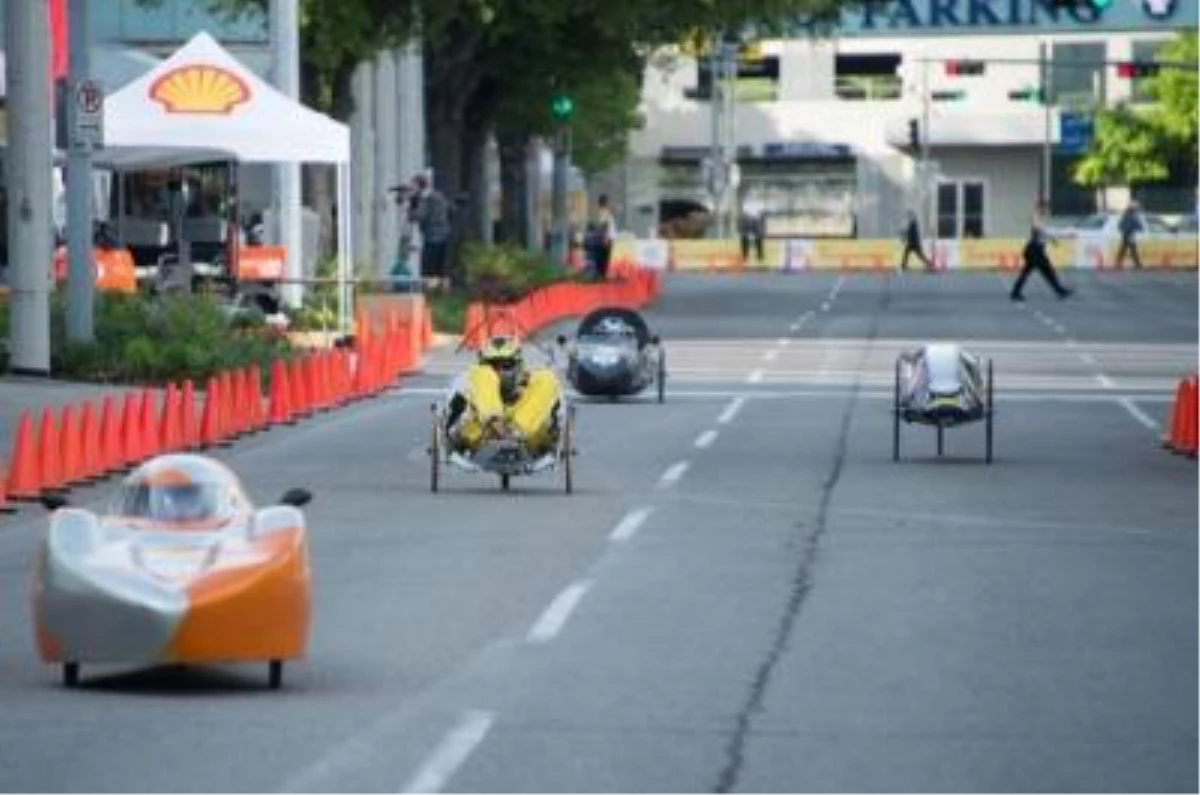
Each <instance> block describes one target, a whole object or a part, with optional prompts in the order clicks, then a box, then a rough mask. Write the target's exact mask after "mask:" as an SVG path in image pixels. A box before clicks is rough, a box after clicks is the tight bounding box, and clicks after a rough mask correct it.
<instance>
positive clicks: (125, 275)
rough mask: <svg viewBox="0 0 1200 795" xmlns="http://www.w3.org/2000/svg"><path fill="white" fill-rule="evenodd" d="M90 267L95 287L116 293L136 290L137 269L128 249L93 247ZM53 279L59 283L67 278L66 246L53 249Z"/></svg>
mask: <svg viewBox="0 0 1200 795" xmlns="http://www.w3.org/2000/svg"><path fill="white" fill-rule="evenodd" d="M92 267H93V268H94V270H95V274H96V288H97V289H99V290H104V291H107V292H117V293H136V292H137V269H136V268H135V266H134V262H133V255H132V254H130V253H129V249H126V248H93V249H92ZM54 279H55V281H57V282H59V283H61V282H65V281H66V280H67V248H66V246H59V247H58V248H57V249H55V250H54Z"/></svg>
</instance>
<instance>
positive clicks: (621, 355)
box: [558, 306, 667, 403]
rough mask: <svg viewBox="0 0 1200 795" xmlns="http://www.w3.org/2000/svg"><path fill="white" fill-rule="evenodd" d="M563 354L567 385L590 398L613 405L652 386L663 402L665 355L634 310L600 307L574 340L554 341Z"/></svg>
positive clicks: (660, 342) (584, 319) (580, 324)
mask: <svg viewBox="0 0 1200 795" xmlns="http://www.w3.org/2000/svg"><path fill="white" fill-rule="evenodd" d="M558 343H559V346H560V347H562V348H564V349H565V350H566V352H567V380H568V381H569V382H570V383H571V386H572V387H574V388H575V391H576V392H578V393H579V394H581V395H586V396H588V397H604V398H609V399H611V400H617V399H619V398H622V397H631V396H633V395H638V394H641V393H642V392H644V391H645V390H646V389H648V388H650V387H651V386H654V387H655V388H656V390H657V393H658V402H659V403H662V402H664V401H665V400H666V396H667V392H666V388H667V355H666V351H665V350H664V349H663V346H662V341H661V340H660V339H659V338H658V335H656V334H651V333H650V328H649V326H647V325H646V321H645V319H644V318H643V317H642V316H641V315H639V314H638V313H637V312H635V311H633V310H632V309H625V308H623V307H614V306H608V307H601V308H599V309H596V310H594V311H592V312H591V313H589V314H588V315H587V316H586V317H584V318H583V320H581V321H580V323H579V328H578V329H576V332H575V338H574V339H571V340H569V339H568V338H567V337H565V336H560V337H559V338H558Z"/></svg>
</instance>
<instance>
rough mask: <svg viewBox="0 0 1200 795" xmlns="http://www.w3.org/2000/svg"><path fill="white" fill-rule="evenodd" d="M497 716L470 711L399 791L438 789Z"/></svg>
mask: <svg viewBox="0 0 1200 795" xmlns="http://www.w3.org/2000/svg"><path fill="white" fill-rule="evenodd" d="M495 718H496V716H495V715H494V714H493V713H491V712H481V711H473V712H468V713H467V714H466V716H465V717H464V718H463V719H462V720H461V721H459V723H458V725H457V726H455V727H454V728H453V729H451V730H450V733H449V734H447V735H446V736H445V738H443V739H442V741H441V743H439V744H438V747H437V748H435V749H434V751H433V754H432V755H431V756H430V757H429V759H427V760H426V761H425V764H423V765H421V767H420V768H419V769H418V770H417V772H416V773H415V774H414V775H413V777H412V778H411V779H409V782H408V783H407V784H405V785H404V789H402V790H400V791H401V792H439V791H441V789H442V787H444V786H446V782H447V781H449V780H450V777H451V776H453V775H454V771H456V770H458V768H459V767H461V766H462V763H463V762H465V761H467V757H469V756H470V755H471V752H472V751H474V750H475V746H477V745H479V744H480V743H481V742H483V738H484V737H485V736H486V735H487V733H488V729H490V728H491V727H492V722H493V721H494V720H495Z"/></svg>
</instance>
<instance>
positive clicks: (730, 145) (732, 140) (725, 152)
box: [721, 41, 738, 239]
mask: <svg viewBox="0 0 1200 795" xmlns="http://www.w3.org/2000/svg"><path fill="white" fill-rule="evenodd" d="M737 56H738V50H737V45H736V44H734V43H733V42H731V41H722V42H721V67H722V70H723V71H722V78H723V84H724V87H723V90H722V92H721V121H722V129H721V150H722V151H721V154H722V161H721V173H722V175H723V176H724V180H723V181H722V183H721V188H722V195H721V207H722V210H723V213H722V219H723V228H722V234H721V238H722V239H725V238H727V237H730V236H732V235H733V234H734V230H735V229H736V226H735V224H734V222H733V221H734V219H733V215H734V210H735V209H736V207H735V205H736V199H737V183H738V179H737V176H738V171H737V131H736V129H735V126H734V122H735V119H736V112H737Z"/></svg>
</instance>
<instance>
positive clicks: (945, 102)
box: [618, 0, 1197, 238]
mask: <svg viewBox="0 0 1200 795" xmlns="http://www.w3.org/2000/svg"><path fill="white" fill-rule="evenodd" d="M1081 1H1082V2H1087V0H1081ZM1109 1H1110V2H1111V5H1109V6H1106V7H1104V8H1102V9H1101V8H1097V7H1091V8H1084V9H1079V10H1066V9H1061V8H1058V7H1057V5H1056V3H1055V2H1054V0H889V2H887V3H877V4H876V5H875V6H871V5H868V7H867V9H866V10H865V11H859V12H856V13H855V14H853V15H847V17H845V19H844V24H843V25H842V26H841V28H840V30H839V31H836V32H834V33H833V34H832V35H830V36H828V37H823V38H814V37H808V36H806V37H804V38H792V39H786V40H767V41H761V42H757V43H756V44H755V47H756V48H757V52H754V53H752V58H753V60H750V61H744V63H749V64H751V68H752V69H754V70H756V72H757V75H758V78H757V79H754V80H743V81H741V85H740V86H739V89H738V93H739V94H740V96H739V99H738V100H737V101H736V102H734V103H732V107H731V108H730V110H729V113H728V118H726V119H723V120H721V121H722V122H723V123H724V127H723V129H724V135H723V136H721V133H720V132H718V129H719V127H720V125H719V124H718V123H717V120H716V119H714V113H713V111H712V104H711V102H709V101H705V100H703V99H699V100H698V99H694V98H691V97H689V94H691V95H692V96H694V95H695V89H696V88H697V86H701V87H703V86H704V85H705V84H706V83H705V77H706V76H705V74H704V73H705V72H706V71H707V66H706V65H705V64H704V62H703V61H704V59H697V58H696V57H692V56H689V55H687V54H685V53H682V52H681V51H679V49H678V48H670V49H668V50H665V51H663V52H662V53H660V54H659V55H658V56H657V57H655V58H653V59H652V61H651V66H650V67H649V69H648V70H647V74H646V79H645V82H644V89H643V107H642V111H643V114H644V117H645V120H646V123H645V125H644V127H643V129H641V130H640V131H638V132H637V133H635V135H634V137H633V141H632V151H631V157H630V162H629V164H627V166H626V168H625V169H624V170H623V174H622V179H621V185H620V191H619V194H618V195H620V196H621V197H622V198H623V199H624V201H625V207H624V210H625V221H626V225H627V226H628V227H629V228H631V229H632V230H634V231H636V232H637V233H638V234H639V235H640V236H648V235H653V234H655V233H656V232H662V231H663V227H664V222H670V221H671V220H672V218H674V219H678V218H679V217H680V216H682V215H687V214H688V213H689V212H698V213H700V214H701V215H703V214H704V212H713V211H714V209H716V210H717V211H718V212H723V213H725V214H727V216H729V217H732V216H734V215H736V214H737V213H738V212H740V211H741V210H742V209H743V208H753V209H754V210H757V211H759V212H762V213H764V215H765V217H766V226H767V229H766V231H767V234H768V236H772V237H792V236H797V237H892V236H894V235H895V234H896V231H897V229H898V227H899V226H900V225H901V224H902V222H903V220H904V218H905V216H906V214H907V212H908V211H910V210H911V211H914V212H917V213H918V216H919V217H920V218H922V219H924V222H925V228H926V229H928V230H930V233H936V234H937V236H938V237H943V238H952V237H1007V236H1016V235H1021V234H1024V233H1025V231H1027V226H1028V219H1029V214H1030V210H1031V208H1032V206H1033V204H1034V203H1035V201H1037V200H1038V198H1039V197H1045V198H1047V199H1048V200H1049V201H1050V203H1051V206H1052V208H1053V212H1054V214H1055V215H1082V214H1086V213H1088V212H1091V211H1093V210H1095V209H1097V203H1098V202H1103V201H1104V199H1105V198H1106V197H1104V196H1099V197H1098V196H1097V195H1096V194H1095V192H1094V191H1088V190H1084V189H1082V188H1080V187H1079V186H1077V185H1074V184H1073V183H1072V181H1071V179H1070V169H1071V166H1072V165H1073V163H1074V162H1075V161H1076V160H1077V159H1078V158H1079V156H1080V155H1081V154H1082V152H1083V151H1084V149H1085V148H1086V145H1087V141H1088V125H1089V123H1090V119H1091V115H1092V113H1094V111H1095V109H1097V108H1099V107H1105V106H1112V105H1113V104H1115V103H1117V102H1121V101H1130V100H1132V101H1135V102H1136V101H1140V100H1143V99H1145V97H1144V96H1143V95H1144V82H1142V81H1140V80H1137V79H1129V78H1128V77H1127V76H1126V75H1127V74H1128V67H1125V68H1122V67H1121V66H1120V64H1123V63H1127V62H1133V61H1139V62H1145V61H1153V60H1154V59H1155V57H1156V53H1157V52H1158V50H1159V48H1160V47H1161V46H1162V45H1163V44H1164V43H1165V42H1166V41H1169V40H1171V39H1172V38H1174V37H1175V36H1176V35H1177V34H1178V32H1179V31H1181V30H1187V29H1191V30H1193V31H1194V30H1195V29H1196V26H1197V7H1196V6H1197V4H1196V3H1195V2H1194V0H1176V1H1175V2H1171V1H1170V0H1109ZM1093 2H1096V0H1093ZM1101 4H1102V0H1101ZM743 52H744V50H743ZM1043 58H1044V60H1043ZM1164 68H1165V67H1164ZM1193 68H1194V66H1193ZM746 71H747V70H746V69H745V68H743V72H744V73H745V72H746ZM964 72H966V73H964ZM1043 85H1044V86H1045V88H1046V89H1047V93H1048V95H1049V96H1050V98H1051V101H1050V102H1049V103H1043V102H1039V101H1038V99H1037V92H1038V90H1039V88H1041V87H1043ZM714 136H719V137H723V138H724V141H723V143H724V148H723V150H722V152H723V154H724V157H725V160H726V163H727V164H728V165H727V168H726V170H725V171H724V172H722V169H721V167H720V165H719V164H720V160H721V156H720V154H721V153H718V150H714V147H713V144H714ZM914 144H915V146H914ZM735 152H736V158H735V156H734V153H735ZM735 161H736V164H737V165H736V167H733V166H732V164H733V163H734V162H735ZM713 162H717V163H718V166H717V167H716V171H718V172H720V173H728V174H729V176H730V179H729V182H728V185H729V188H728V189H726V190H724V191H720V185H719V184H718V185H714V184H713V176H712V174H713V171H714V168H713V166H712V163H713ZM1177 171H1178V173H1173V180H1172V181H1171V183H1170V184H1167V185H1165V186H1161V190H1160V191H1159V192H1158V193H1157V194H1155V193H1154V192H1153V191H1151V192H1149V193H1148V195H1147V198H1148V199H1150V201H1147V200H1146V199H1143V203H1144V204H1147V205H1150V204H1154V203H1157V204H1159V205H1161V206H1158V207H1150V209H1156V210H1159V211H1162V212H1167V213H1178V214H1182V213H1186V212H1190V211H1192V210H1194V202H1195V197H1196V192H1195V163H1194V162H1192V163H1190V164H1183V165H1182V166H1181V168H1180V169H1179V170H1177ZM717 181H718V183H719V182H720V176H719V175H718V177H717ZM722 194H723V196H724V201H722ZM1108 198H1110V199H1111V200H1112V201H1113V202H1114V203H1115V204H1116V206H1117V207H1118V208H1119V207H1120V206H1123V202H1124V201H1125V199H1126V196H1125V195H1121V194H1119V193H1118V194H1116V195H1113V196H1110V197H1108ZM1139 198H1140V196H1139ZM714 227H715V225H710V227H709V230H708V231H709V234H710V235H711V234H712V231H713V228H714ZM728 228H729V227H728V226H727V227H726V229H728Z"/></svg>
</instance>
